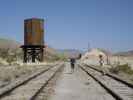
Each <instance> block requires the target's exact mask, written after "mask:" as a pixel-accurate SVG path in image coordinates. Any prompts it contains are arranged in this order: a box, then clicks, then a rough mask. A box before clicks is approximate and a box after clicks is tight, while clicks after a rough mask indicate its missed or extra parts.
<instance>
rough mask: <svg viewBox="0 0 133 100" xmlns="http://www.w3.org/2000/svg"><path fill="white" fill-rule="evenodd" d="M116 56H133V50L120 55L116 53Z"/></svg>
mask: <svg viewBox="0 0 133 100" xmlns="http://www.w3.org/2000/svg"><path fill="white" fill-rule="evenodd" d="M114 56H133V50H130V51H125V52H118V53H115V54H114Z"/></svg>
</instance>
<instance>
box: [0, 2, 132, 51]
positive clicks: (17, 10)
mask: <svg viewBox="0 0 133 100" xmlns="http://www.w3.org/2000/svg"><path fill="white" fill-rule="evenodd" d="M132 5H133V0H0V37H6V38H12V39H15V40H17V41H20V42H22V43H23V33H24V30H23V20H24V19H26V18H32V17H37V18H44V19H45V41H46V42H47V44H48V45H50V46H52V47H54V48H58V49H66V48H67V49H70V48H74V49H81V50H85V49H87V45H88V42H89V44H90V46H91V48H105V49H107V50H110V51H114V52H116V51H126V50H132V49H133V44H132V43H133V28H132V27H133V6H132Z"/></svg>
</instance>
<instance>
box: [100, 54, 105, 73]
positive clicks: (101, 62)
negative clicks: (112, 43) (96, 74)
mask: <svg viewBox="0 0 133 100" xmlns="http://www.w3.org/2000/svg"><path fill="white" fill-rule="evenodd" d="M99 64H100V66H101V68H102V74H103V75H105V74H106V73H105V68H104V66H103V64H104V60H103V56H102V55H101V54H100V55H99Z"/></svg>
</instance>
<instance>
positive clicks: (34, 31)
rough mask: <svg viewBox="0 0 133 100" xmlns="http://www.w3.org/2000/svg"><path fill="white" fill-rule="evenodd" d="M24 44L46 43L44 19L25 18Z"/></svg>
mask: <svg viewBox="0 0 133 100" xmlns="http://www.w3.org/2000/svg"><path fill="white" fill-rule="evenodd" d="M24 45H33V46H34V45H40V46H42V45H44V20H43V19H39V18H31V19H26V20H24Z"/></svg>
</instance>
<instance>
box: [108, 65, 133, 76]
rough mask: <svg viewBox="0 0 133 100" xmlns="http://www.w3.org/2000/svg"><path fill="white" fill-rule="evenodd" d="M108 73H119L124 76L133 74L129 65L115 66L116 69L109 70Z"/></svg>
mask: <svg viewBox="0 0 133 100" xmlns="http://www.w3.org/2000/svg"><path fill="white" fill-rule="evenodd" d="M110 72H112V73H115V74H118V73H119V72H124V73H126V74H133V70H132V69H131V67H130V66H129V64H123V65H117V66H116V67H112V68H110Z"/></svg>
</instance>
